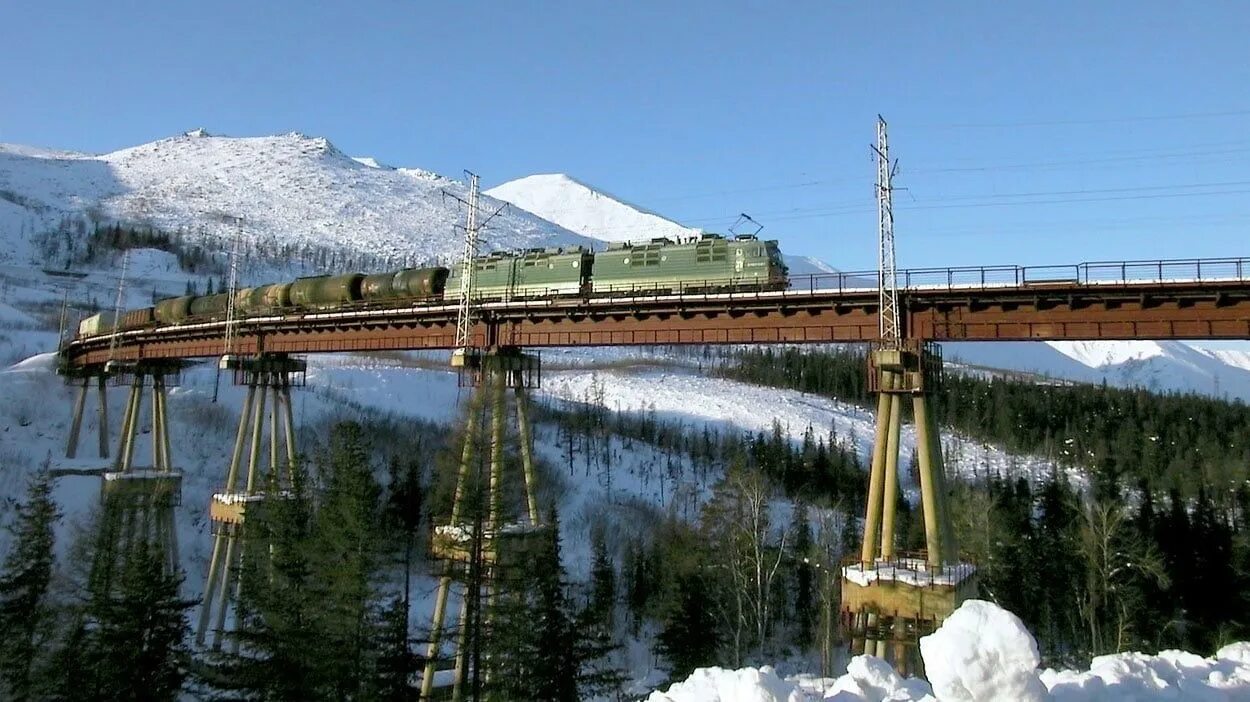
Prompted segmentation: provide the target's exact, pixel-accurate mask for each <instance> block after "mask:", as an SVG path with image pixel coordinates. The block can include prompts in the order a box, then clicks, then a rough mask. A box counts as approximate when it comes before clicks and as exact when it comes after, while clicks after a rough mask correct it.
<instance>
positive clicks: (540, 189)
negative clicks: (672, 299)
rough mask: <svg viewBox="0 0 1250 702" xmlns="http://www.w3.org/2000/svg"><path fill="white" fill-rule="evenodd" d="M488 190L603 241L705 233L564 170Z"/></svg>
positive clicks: (677, 236) (497, 196)
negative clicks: (576, 177) (589, 183)
mask: <svg viewBox="0 0 1250 702" xmlns="http://www.w3.org/2000/svg"><path fill="white" fill-rule="evenodd" d="M486 194H487V195H490V196H491V197H494V198H498V199H500V200H503V201H505V202H510V203H512V204H514V205H516V206H517V207H520V208H521V209H523V210H527V211H529V212H533V213H534V214H536V215H538V216H539V217H542V218H543V219H546V220H548V221H550V222H555V223H556V224H558V225H560V226H561V227H564V228H565V229H568V230H569V231H574V232H577V233H579V234H582V235H583V236H589V237H593V238H595V239H599V240H601V241H646V240H648V239H654V238H658V237H667V238H669V239H674V240H677V239H686V238H689V237H692V236H698V235H699V234H701V233H702V230H701V229H696V228H693V227H684V226H682V225H680V224H678V223H677V222H674V221H673V220H671V219H667V218H665V217H661V216H660V215H658V214H655V213H654V212H649V211H647V210H644V209H642V208H641V207H638V206H637V205H631V204H629V203H627V202H625V201H624V200H621V199H620V198H618V197H616V196H614V195H612V194H611V193H606V192H604V191H602V190H599V189H598V188H595V187H594V186H592V185H588V184H586V183H583V182H581V181H579V180H576V179H574V178H572V177H570V176H567V175H564V174H563V173H548V174H541V175H532V176H526V177H525V178H518V179H517V180H512V181H508V182H507V183H504V184H502V185H497V186H495V187H493V188H491V189H489V190H487V191H486Z"/></svg>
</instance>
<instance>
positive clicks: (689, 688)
mask: <svg viewBox="0 0 1250 702" xmlns="http://www.w3.org/2000/svg"><path fill="white" fill-rule="evenodd" d="M806 699H810V698H808V697H805V696H804V695H803V694H802V693H801V692H799V691H798V690H797V689H796V687H795V685H794V684H793V683H790V682H787V681H785V680H782V679H781V678H779V677H777V673H776V671H774V670H773V669H772V668H770V667H768V666H764V667H763V668H758V669H757V668H743V669H741V670H725V669H723V668H699V669H698V670H696V671H694V672H693V673H691V674H690V677H688V678H686V680H685V681H684V682H679V683H674V684H673V686H672V687H670V688H669V689H668V692H667V693H664V692H653V693H651V696H650V697H648V698H647V700H648V702H685V701H686V700H703V701H705V702H757V701H758V702H802V700H806Z"/></svg>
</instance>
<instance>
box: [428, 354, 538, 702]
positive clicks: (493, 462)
mask: <svg viewBox="0 0 1250 702" xmlns="http://www.w3.org/2000/svg"><path fill="white" fill-rule="evenodd" d="M453 364H454V365H455V366H456V367H457V368H458V369H459V371H460V384H461V386H462V387H472V388H473V389H474V390H473V395H472V396H471V397H470V399H469V405H468V416H467V417H466V419H465V425H464V427H465V428H464V441H463V444H462V446H461V453H460V461H459V464H458V466H457V472H456V485H455V491H454V493H453V497H452V507H451V516H450V519H449V520H448V521H447V523H446V524H443V525H440V526H437V527H435V529H434V534H433V537H432V538H431V552H432V556H433V557H434V558H436V559H439V560H442V561H443V562H444V569H443V573H442V575H441V576H440V577H439V581H438V591H437V594H436V596H435V603H434V613H433V616H432V618H431V622H430V640H429V644H428V647H427V649H426V663H425V670H424V673H423V675H422V679H421V695H420V699H421V700H430V699H432V696H433V694H434V677H435V673H436V672H437V669H438V664H439V661H440V660H445V659H443V658H442V656H441V653H442V644H443V640H444V638H445V637H446V636H448V633H449V632H447V631H445V629H444V624H445V621H446V617H447V608H448V600H449V597H450V595H451V594H452V592H451V591H452V588H453V583H457V582H458V583H460V584H461V587H460V588H459V589H460V593H459V594H460V596H459V598H458V599H459V601H460V602H459V605H460V607H459V612H458V614H457V617H456V619H457V622H458V624H457V627H456V639H455V656H454V660H455V667H454V671H455V672H454V675H455V679H454V682H453V686H452V700H454V701H457V702H458V701H459V700H461V699H463V698H464V689H463V688H464V682H465V678H466V676H467V674H468V672H469V660H468V658H469V649H470V647H471V645H472V644H471V641H470V631H471V629H473V628H474V626H475V624H476V623H480V622H482V621H484V620H487V621H488V619H489V616H490V611H491V609H492V605H493V604H494V601H495V597H496V595H497V593H498V588H497V587H493V586H492V583H495V582H497V581H498V579H499V578H500V572H501V571H502V570H504V569H506V568H507V567H508V566H509V561H505V560H504V559H505V558H507V557H508V556H509V555H510V554H511V555H516V556H519V555H521V554H523V553H525V552H526V551H527V550H528V549H530V548H532V547H533V544H534V543H535V539H536V538H539V537H540V536H541V533H542V532H541V530H542V529H543V527H544V525H543V523H542V520H541V517H540V515H539V512H538V498H537V493H536V485H535V473H534V455H533V437H532V432H531V425H530V418H529V407H528V403H529V398H528V391H529V390H531V389H533V388H536V387H539V385H540V383H541V362H540V360H539V358H538V357H537V356H533V355H529V354H525V353H523V352H521V350H520V349H517V348H515V347H504V348H499V349H492V350H490V351H488V352H486V353H473V352H472V351H471V350H470V351H469V353H467V354H460V355H458V356H457V357H456V359H455V360H453ZM509 390H511V391H512V394H513V396H514V403H515V409H516V427H517V434H518V440H519V444H520V446H519V453H520V458H521V478H522V483H523V486H524V488H523V489H524V493H525V500H524V505H523V507H522V509H523V511H524V512H525V519H524V520H523V521H520V520H518V521H512V522H509V521H507V517H506V514H505V510H507V509H508V507H507V506H506V505H505V504H504V498H505V495H504V492H505V489H506V488H505V486H504V481H505V479H506V475H505V457H504V448H505V444H506V443H507V439H508V437H507V429H506V425H507V421H508V414H509V412H508V407H507V395H508V391H509ZM487 421H489V427H490V430H489V454H488V455H489V461H488V462H489V469H488V472H486V474H485V475H481V473H482V472H483V471H482V470H480V468H479V470H478V471H476V473H477V474H476V475H475V471H474V467H475V464H477V465H478V466H480V465H481V462H480V459H479V456H478V455H477V449H478V446H479V444H481V443H484V439H486V438H487V437H486V435H485V432H484V431H483V428H484V427H485V426H486V425H487ZM483 483H485V485H484V486H483ZM483 487H485V488H486V490H485V495H483V494H482V492H483V490H482V488H483ZM483 497H484V498H485V499H484V500H483V499H482V498H483ZM469 512H473V513H474V517H473V518H470V517H469V514H468V513H469ZM470 519H472V520H470ZM483 591H485V597H483ZM483 600H485V605H483V604H482V603H483ZM483 609H484V610H485V612H483Z"/></svg>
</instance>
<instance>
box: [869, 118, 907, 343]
mask: <svg viewBox="0 0 1250 702" xmlns="http://www.w3.org/2000/svg"><path fill="white" fill-rule="evenodd" d="M874 150H875V151H876V152H877V288H878V301H879V303H880V304H879V307H878V309H879V310H880V314H879V316H878V323H879V328H880V334H881V340H882V341H883V342H890V341H894V342H897V341H898V340H899V339H900V338H901V336H900V334H899V320H898V280H897V271H896V268H895V264H894V199H893V192H894V173H895V170H896V169H897V164H891V163H890V142H889V138H888V137H887V135H886V124H885V118H884V117H882V116H881V115H877V146H876V147H875V149H874Z"/></svg>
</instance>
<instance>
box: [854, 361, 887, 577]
mask: <svg viewBox="0 0 1250 702" xmlns="http://www.w3.org/2000/svg"><path fill="white" fill-rule="evenodd" d="M879 381H880V388H879V391H878V393H877V431H876V434H875V437H874V439H873V444H872V469H871V471H872V472H871V474H870V477H869V481H868V513H867V515H866V516H865V518H864V539H863V546H862V548H861V549H860V554H859V560H860V562H861V563H872V562H873V560H874V559H875V558H876V556H877V539H878V529H880V528H881V491H882V484H883V483H884V482H885V450H886V443H887V437H888V436H889V433H888V432H889V423H890V395H889V393H887V392H885V391H886V390H887V389H889V388H892V387H894V374H893V373H890V372H888V371H881V376H880V378H879Z"/></svg>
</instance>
